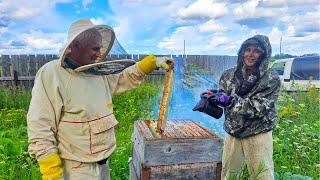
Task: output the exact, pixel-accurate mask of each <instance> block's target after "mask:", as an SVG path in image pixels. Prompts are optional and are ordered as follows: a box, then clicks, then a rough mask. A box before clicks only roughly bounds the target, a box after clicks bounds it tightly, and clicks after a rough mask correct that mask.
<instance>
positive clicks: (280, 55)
mask: <svg viewBox="0 0 320 180" xmlns="http://www.w3.org/2000/svg"><path fill="white" fill-rule="evenodd" d="M281 43H282V36H281V37H280V54H279V56H280V57H282V54H281V53H282V52H281Z"/></svg>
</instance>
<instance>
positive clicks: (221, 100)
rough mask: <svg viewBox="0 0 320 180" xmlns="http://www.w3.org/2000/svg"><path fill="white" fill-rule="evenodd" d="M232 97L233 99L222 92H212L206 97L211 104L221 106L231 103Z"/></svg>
mask: <svg viewBox="0 0 320 180" xmlns="http://www.w3.org/2000/svg"><path fill="white" fill-rule="evenodd" d="M232 99H233V97H232V96H228V95H227V94H225V93H223V92H219V93H214V94H213V95H211V96H210V97H208V100H209V102H210V103H211V104H215V105H219V106H222V107H227V106H229V105H230V104H231V100H232Z"/></svg>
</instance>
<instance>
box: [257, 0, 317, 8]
mask: <svg viewBox="0 0 320 180" xmlns="http://www.w3.org/2000/svg"><path fill="white" fill-rule="evenodd" d="M318 3H319V1H318V0H262V1H261V5H263V6H271V7H283V6H288V7H292V6H299V5H311V4H318Z"/></svg>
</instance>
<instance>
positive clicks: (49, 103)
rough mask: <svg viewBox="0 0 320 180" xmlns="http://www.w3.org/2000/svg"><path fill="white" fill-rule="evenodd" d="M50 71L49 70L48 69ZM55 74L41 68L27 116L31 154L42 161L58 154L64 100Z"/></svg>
mask: <svg viewBox="0 0 320 180" xmlns="http://www.w3.org/2000/svg"><path fill="white" fill-rule="evenodd" d="M47 70H48V69H47ZM54 78H55V77H54V74H53V73H49V72H48V71H46V68H45V67H44V68H41V69H40V70H39V71H38V73H37V75H36V78H35V81H34V82H35V84H34V87H33V89H32V98H31V102H30V106H29V111H28V114H27V126H28V137H29V149H28V151H29V154H30V155H31V156H33V157H35V158H36V159H41V158H42V157H45V156H47V155H49V154H52V153H56V152H57V151H58V150H57V141H56V132H57V124H58V121H59V118H60V114H61V108H62V104H63V103H62V98H61V96H60V93H59V88H58V87H55V86H56V85H55V83H54Z"/></svg>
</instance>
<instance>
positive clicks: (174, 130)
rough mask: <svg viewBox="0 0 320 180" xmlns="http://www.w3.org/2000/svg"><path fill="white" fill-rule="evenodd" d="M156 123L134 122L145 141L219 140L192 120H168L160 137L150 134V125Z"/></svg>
mask: <svg viewBox="0 0 320 180" xmlns="http://www.w3.org/2000/svg"><path fill="white" fill-rule="evenodd" d="M152 123H156V122H155V121H152V120H145V121H136V126H137V128H138V130H139V131H140V133H141V134H142V136H143V138H144V139H146V140H156V139H184V138H189V139H190V138H210V139H212V138H213V139H221V138H220V137H219V136H218V135H216V134H214V133H212V132H210V131H209V130H207V129H205V128H204V127H202V126H201V125H199V124H198V123H196V122H194V121H192V120H170V121H167V124H166V128H165V130H164V133H163V134H162V135H161V137H159V136H158V137H157V136H155V135H154V133H152V130H151V128H150V124H152Z"/></svg>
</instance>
